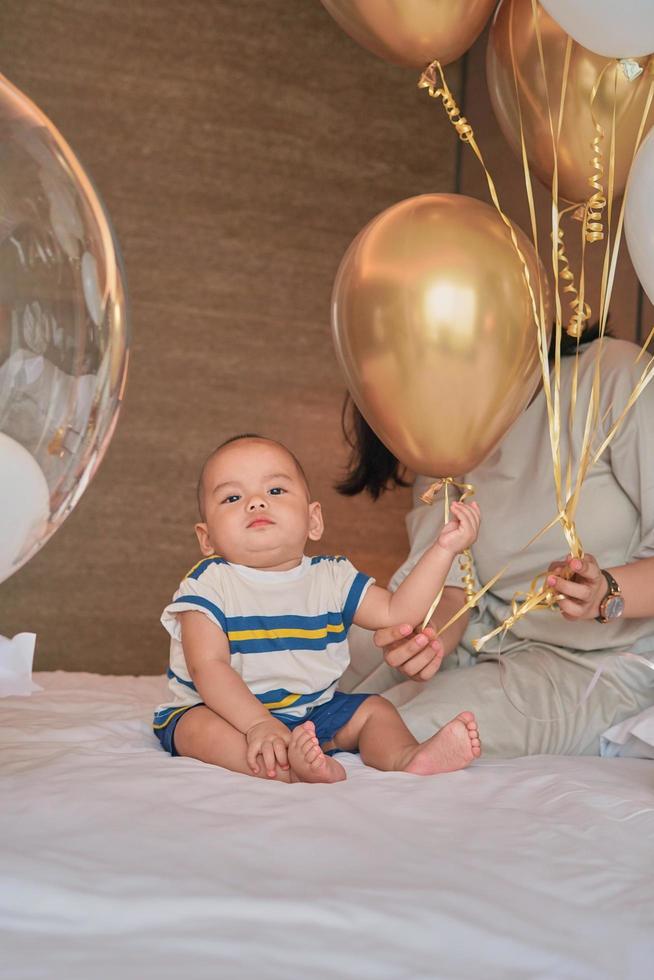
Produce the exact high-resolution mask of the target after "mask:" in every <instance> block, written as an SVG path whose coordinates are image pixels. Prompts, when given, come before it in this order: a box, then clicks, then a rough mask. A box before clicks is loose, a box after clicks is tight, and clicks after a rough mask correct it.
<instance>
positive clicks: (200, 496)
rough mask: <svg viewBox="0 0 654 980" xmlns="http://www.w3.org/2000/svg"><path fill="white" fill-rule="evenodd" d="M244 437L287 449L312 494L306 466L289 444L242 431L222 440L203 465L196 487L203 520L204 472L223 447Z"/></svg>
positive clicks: (308, 491) (199, 509) (309, 492)
mask: <svg viewBox="0 0 654 980" xmlns="http://www.w3.org/2000/svg"><path fill="white" fill-rule="evenodd" d="M242 439H259V440H260V441H261V442H272V443H274V444H275V445H276V446H281V448H282V449H283V450H285V452H287V453H288V455H289V456H290V457H291V459H292V460H293V462H294V463H295V465H296V467H297V471H298V473H299V474H300V476H301V477H302V479H303V480H304V483H305V485H306V488H307V493H308V494H309V496H311V491H310V490H309V481H308V480H307V475H306V473H305V472H304V467H303V466H302V463H301V462H300V460H299V459H298V458H297V456H296V455H295V453H294V452H293V451H292V450H291V449H289V448H288V446H285V445H284V443H283V442H279V440H278V439H270V438H269V437H268V436H260V435H259V434H258V433H256V432H242V433H240V434H239V435H237V436H230V437H229V439H225V441H224V442H221V443H220V445H219V446H216V448H215V449H213V450H212V451H211V452H210V453H209V455H208V456H207V458H206V459H205V461H204V464H203V466H202V469H201V470H200V478H199V480H198V485H197V489H196V495H197V501H198V511H199V512H200V518H201V520H203V521H204V520H205V513H204V474H205V472H206V469H207V466H208V465H209V463H210V462H211V460H212V459H213V458H214V457H215V456H216V455H217V454H218V453H219V452H220V450H221V449H224V448H225V446H229V445H230V443H232V442H240V441H241V440H242Z"/></svg>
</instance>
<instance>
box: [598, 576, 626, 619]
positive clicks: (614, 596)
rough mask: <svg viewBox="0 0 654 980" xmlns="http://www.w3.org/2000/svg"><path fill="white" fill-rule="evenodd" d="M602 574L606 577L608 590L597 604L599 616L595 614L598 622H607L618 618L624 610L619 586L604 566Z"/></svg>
mask: <svg viewBox="0 0 654 980" xmlns="http://www.w3.org/2000/svg"><path fill="white" fill-rule="evenodd" d="M601 572H602V575H603V576H604V578H605V579H606V581H607V583H608V586H609V590H608V592H607V593H606V595H605V596H604V598H603V599H602V601H601V602H600V604H599V616H596V617H595V618H596V620H597V622H598V623H609V622H611V620H613V619H619V618H620V616H622V614H623V612H624V599H623V598H622V592H621V591H620V586H619V585H618V583H617V582H616V580H615V579H614V578H613V576H612V575H611V573H610V572H607V570H606V569H605V568H602V569H601Z"/></svg>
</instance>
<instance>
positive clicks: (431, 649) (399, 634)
mask: <svg viewBox="0 0 654 980" xmlns="http://www.w3.org/2000/svg"><path fill="white" fill-rule="evenodd" d="M374 642H375V646H376V647H379V648H380V649H381V650H383V651H384V660H385V661H386V663H387V664H388V666H389V667H395V668H396V669H397V670H399V671H401V672H402V673H403V674H406V676H407V677H410V678H411V679H412V680H414V681H428V680H429V679H430V678H431V677H433V676H434V674H436V673H437V672H438V670H439V668H440V665H441V662H442V660H443V657H444V655H445V650H444V648H443V644H442V642H441V640H440V639H439V638H438V637H437V636H436V633H435V632H434V630H433V629H432V628H431V626H426V627H425V628H424V630H422V631H417V632H416V631H415V630H414V629H413V627H412V626H409V625H408V624H407V623H404V624H403V625H401V626H387V627H384V629H380V630H377V632H376V633H375V635H374Z"/></svg>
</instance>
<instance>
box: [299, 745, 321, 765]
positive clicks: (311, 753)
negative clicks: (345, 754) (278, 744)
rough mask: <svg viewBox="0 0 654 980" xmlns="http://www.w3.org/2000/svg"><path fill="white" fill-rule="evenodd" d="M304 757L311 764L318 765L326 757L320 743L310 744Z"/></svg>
mask: <svg viewBox="0 0 654 980" xmlns="http://www.w3.org/2000/svg"><path fill="white" fill-rule="evenodd" d="M304 758H305V759H306V761H307V762H309V763H310V764H311V765H316V766H318V765H320V763H321V762H322V760H323V759H324V758H325V757H324V755H323V751H322V749H321V748H320V746H319V745H310V746H309V747H308V748H307V749H306V751H305V753H304Z"/></svg>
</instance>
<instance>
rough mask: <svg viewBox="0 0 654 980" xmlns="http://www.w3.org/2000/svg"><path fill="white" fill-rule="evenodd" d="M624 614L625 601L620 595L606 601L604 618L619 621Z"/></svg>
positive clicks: (610, 597)
mask: <svg viewBox="0 0 654 980" xmlns="http://www.w3.org/2000/svg"><path fill="white" fill-rule="evenodd" d="M623 612H624V599H623V598H622V596H620V595H612V596H609V598H608V599H607V600H606V605H605V607H604V617H605V618H606V619H619V618H620V616H622V614H623Z"/></svg>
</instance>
